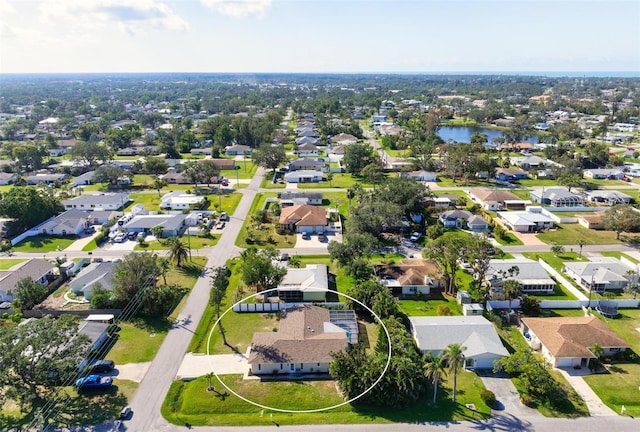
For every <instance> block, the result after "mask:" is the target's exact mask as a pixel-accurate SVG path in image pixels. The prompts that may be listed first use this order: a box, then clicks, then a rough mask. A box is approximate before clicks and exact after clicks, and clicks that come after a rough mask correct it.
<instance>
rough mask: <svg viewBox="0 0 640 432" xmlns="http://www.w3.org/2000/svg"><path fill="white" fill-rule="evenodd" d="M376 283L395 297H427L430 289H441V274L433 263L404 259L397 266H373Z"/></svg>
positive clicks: (424, 260) (417, 259) (423, 260)
mask: <svg viewBox="0 0 640 432" xmlns="http://www.w3.org/2000/svg"><path fill="white" fill-rule="evenodd" d="M374 270H375V273H376V278H377V279H378V282H380V283H381V284H382V285H384V286H386V287H387V288H389V289H390V290H391V294H393V295H394V296H396V297H400V296H414V295H429V293H430V292H431V289H437V288H441V287H442V280H441V276H442V272H441V271H440V268H439V267H438V264H436V263H435V262H434V261H430V260H426V259H422V258H405V259H403V260H402V261H400V262H399V263H398V264H379V265H376V266H374Z"/></svg>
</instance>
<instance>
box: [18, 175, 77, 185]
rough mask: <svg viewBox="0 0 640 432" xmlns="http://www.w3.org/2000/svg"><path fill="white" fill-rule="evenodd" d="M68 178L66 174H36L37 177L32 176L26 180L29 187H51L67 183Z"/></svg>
mask: <svg viewBox="0 0 640 432" xmlns="http://www.w3.org/2000/svg"><path fill="white" fill-rule="evenodd" d="M67 177H69V176H68V175H66V174H62V173H56V174H36V175H30V176H26V177H25V178H24V180H25V181H26V182H27V184H28V185H37V184H41V183H43V184H46V185H50V184H53V183H56V182H62V181H65V180H66V179H67Z"/></svg>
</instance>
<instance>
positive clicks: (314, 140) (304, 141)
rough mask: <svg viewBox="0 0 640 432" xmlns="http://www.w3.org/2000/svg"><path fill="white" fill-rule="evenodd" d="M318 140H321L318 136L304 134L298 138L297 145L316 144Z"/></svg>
mask: <svg viewBox="0 0 640 432" xmlns="http://www.w3.org/2000/svg"><path fill="white" fill-rule="evenodd" d="M318 142H320V140H319V139H318V138H314V137H309V136H303V137H300V138H296V145H298V146H300V145H302V144H313V145H316V144H318Z"/></svg>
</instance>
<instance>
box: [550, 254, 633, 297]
mask: <svg viewBox="0 0 640 432" xmlns="http://www.w3.org/2000/svg"><path fill="white" fill-rule="evenodd" d="M635 270H636V269H634V268H632V267H630V266H628V265H626V264H624V263H623V262H622V261H619V260H617V259H616V258H613V257H594V258H592V259H591V261H588V262H565V263H564V267H563V269H562V271H564V272H565V273H566V274H567V275H568V276H569V277H570V278H571V279H573V280H574V281H576V283H578V284H579V285H580V286H581V287H583V288H584V289H585V290H587V291H590V290H593V291H594V292H599V293H603V292H605V291H606V290H616V289H618V290H621V289H623V288H624V287H626V286H627V284H629V281H630V280H631V279H632V275H630V273H629V272H633V271H635Z"/></svg>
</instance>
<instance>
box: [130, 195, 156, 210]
mask: <svg viewBox="0 0 640 432" xmlns="http://www.w3.org/2000/svg"><path fill="white" fill-rule="evenodd" d="M161 197H162V192H161V193H160V195H158V193H157V192H148V193H133V194H130V195H129V198H131V201H130V202H129V204H128V205H127V207H131V206H133V205H135V204H142V205H143V206H144V208H145V209H147V210H148V211H155V212H157V211H160V198H161Z"/></svg>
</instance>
